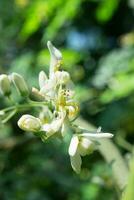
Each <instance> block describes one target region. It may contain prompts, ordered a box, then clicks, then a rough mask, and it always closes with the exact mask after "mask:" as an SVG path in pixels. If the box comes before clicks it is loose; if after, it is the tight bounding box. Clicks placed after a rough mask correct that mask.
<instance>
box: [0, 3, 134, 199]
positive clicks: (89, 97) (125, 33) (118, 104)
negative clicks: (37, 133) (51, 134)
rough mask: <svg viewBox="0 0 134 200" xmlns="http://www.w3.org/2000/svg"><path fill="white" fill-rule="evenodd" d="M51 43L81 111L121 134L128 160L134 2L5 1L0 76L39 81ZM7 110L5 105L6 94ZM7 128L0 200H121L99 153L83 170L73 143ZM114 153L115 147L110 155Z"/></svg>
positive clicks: (132, 130)
mask: <svg viewBox="0 0 134 200" xmlns="http://www.w3.org/2000/svg"><path fill="white" fill-rule="evenodd" d="M47 40H51V41H52V42H53V44H54V45H55V46H56V47H57V48H59V49H60V50H61V51H62V53H63V58H64V65H63V67H64V69H65V70H67V71H69V72H70V74H71V77H72V79H73V81H74V83H75V90H76V98H77V99H78V100H79V102H80V107H81V116H82V117H83V118H84V119H85V120H87V121H88V122H90V123H91V124H93V125H95V126H96V127H98V126H102V127H103V130H104V131H109V132H111V133H113V134H114V135H115V137H114V142H115V143H116V145H117V146H118V147H119V149H120V151H121V153H122V155H123V156H124V158H125V160H126V162H129V159H130V152H131V151H132V145H133V141H134V0H66V1H63V0H0V73H11V72H13V71H14V72H18V73H20V74H22V75H24V77H25V79H26V80H27V82H28V83H29V85H30V86H38V73H39V72H40V70H45V71H48V66H49V53H48V50H47V48H46V42H47ZM16 98H17V97H16ZM0 102H1V103H0V107H1V108H2V107H3V106H6V105H7V104H6V102H5V101H4V100H3V98H2V97H0ZM19 117H20V115H19V114H18V115H17V116H15V117H14V118H13V119H12V120H11V121H10V122H8V123H7V124H6V125H4V126H3V125H1V126H0V129H1V130H0V200H52V199H59V200H60V199H61V200H62V199H63V200H100V199H101V200H116V199H119V191H118V189H117V187H116V184H115V182H114V179H113V175H112V172H111V168H110V166H109V165H107V164H106V163H105V161H104V160H103V158H102V156H101V155H100V154H99V152H95V153H94V154H92V155H91V156H87V157H85V158H84V159H83V161H84V162H83V169H82V172H81V174H80V175H76V174H75V173H74V172H73V171H72V169H71V166H70V160H69V156H68V154H67V151H68V150H67V149H68V144H69V140H68V138H67V139H66V140H67V142H63V143H61V142H59V141H57V140H52V141H49V140H48V141H47V142H46V143H42V142H41V141H40V139H38V138H33V137H31V135H30V134H29V133H23V132H22V131H21V130H20V129H19V128H18V127H17V123H16V122H17V120H18V119H19ZM111 153H112V152H111Z"/></svg>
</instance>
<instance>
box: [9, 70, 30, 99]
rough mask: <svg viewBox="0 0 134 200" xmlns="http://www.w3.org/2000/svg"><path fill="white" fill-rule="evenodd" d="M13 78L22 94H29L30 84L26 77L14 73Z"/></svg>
mask: <svg viewBox="0 0 134 200" xmlns="http://www.w3.org/2000/svg"><path fill="white" fill-rule="evenodd" d="M11 80H12V81H13V83H14V85H15V87H16V89H17V90H18V92H19V93H20V94H21V95H22V96H27V95H28V94H29V90H28V86H27V84H26V82H25V80H24V78H23V77H22V76H21V75H19V74H18V73H12V75H11Z"/></svg>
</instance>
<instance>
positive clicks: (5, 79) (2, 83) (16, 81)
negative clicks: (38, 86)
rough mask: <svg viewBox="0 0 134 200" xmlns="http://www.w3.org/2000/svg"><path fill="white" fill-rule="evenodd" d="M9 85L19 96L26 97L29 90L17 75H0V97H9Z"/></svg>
mask: <svg viewBox="0 0 134 200" xmlns="http://www.w3.org/2000/svg"><path fill="white" fill-rule="evenodd" d="M11 84H13V85H14V86H15V88H16V89H17V91H18V93H19V94H20V95H21V96H28V95H29V89H28V86H27V84H26V82H25V80H24V78H23V77H22V76H21V75H20V74H18V73H12V74H11V75H6V74H1V75H0V92H1V94H2V95H4V96H7V97H9V96H10V95H11Z"/></svg>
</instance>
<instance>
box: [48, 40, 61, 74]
mask: <svg viewBox="0 0 134 200" xmlns="http://www.w3.org/2000/svg"><path fill="white" fill-rule="evenodd" d="M47 46H48V49H49V52H50V56H51V59H50V77H51V75H52V74H53V73H54V67H55V66H56V65H57V64H58V61H60V60H62V54H61V52H60V51H59V50H58V49H56V48H55V47H54V46H53V45H52V43H51V42H50V41H48V42H47Z"/></svg>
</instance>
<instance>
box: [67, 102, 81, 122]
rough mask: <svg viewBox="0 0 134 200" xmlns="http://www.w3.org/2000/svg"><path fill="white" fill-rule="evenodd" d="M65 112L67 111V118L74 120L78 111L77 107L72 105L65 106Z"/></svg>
mask: <svg viewBox="0 0 134 200" xmlns="http://www.w3.org/2000/svg"><path fill="white" fill-rule="evenodd" d="M67 111H68V118H69V119H70V120H72V119H74V118H75V117H76V116H77V114H78V111H79V107H78V105H75V104H74V105H72V106H67Z"/></svg>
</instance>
